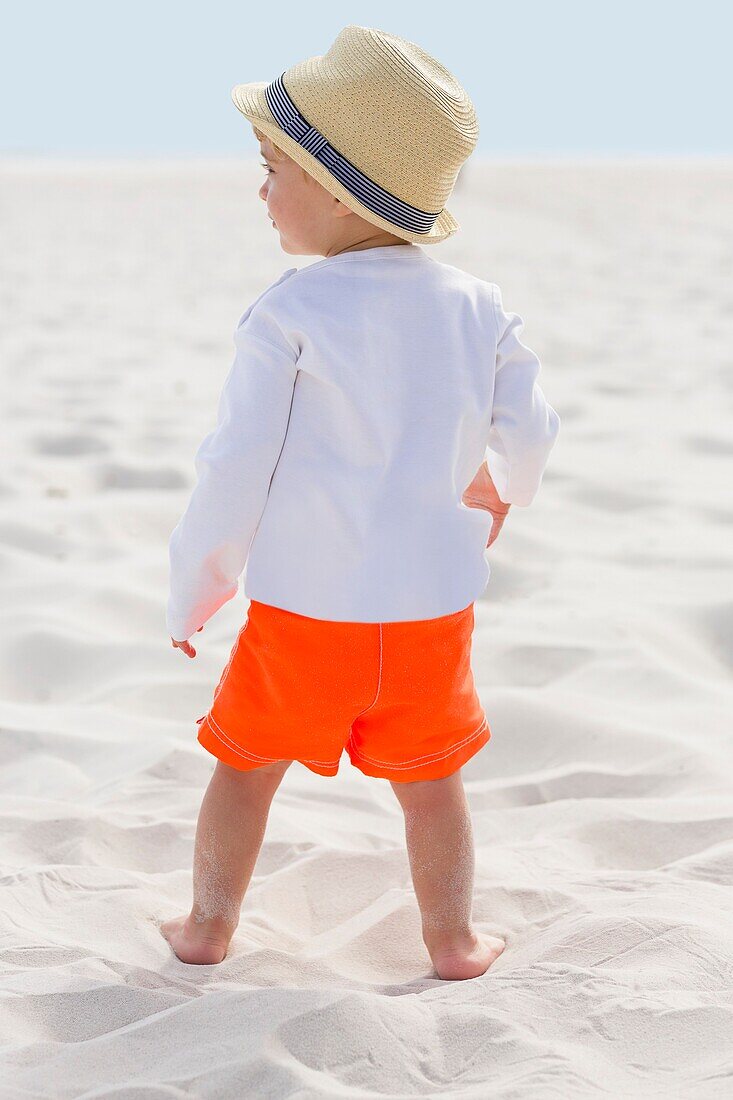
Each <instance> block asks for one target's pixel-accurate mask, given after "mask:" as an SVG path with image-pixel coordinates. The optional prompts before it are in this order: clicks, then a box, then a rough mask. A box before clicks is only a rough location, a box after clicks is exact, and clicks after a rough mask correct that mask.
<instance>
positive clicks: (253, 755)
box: [204, 714, 339, 768]
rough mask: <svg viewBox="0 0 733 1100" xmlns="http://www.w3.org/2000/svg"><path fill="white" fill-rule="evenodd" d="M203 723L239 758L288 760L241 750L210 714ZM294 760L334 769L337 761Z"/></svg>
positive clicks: (268, 760)
mask: <svg viewBox="0 0 733 1100" xmlns="http://www.w3.org/2000/svg"><path fill="white" fill-rule="evenodd" d="M204 721H207V722H208V723H209V725H210V726H211V732H212V733H213V735H214V737H216V738H217V739H218V740H219V741H221V742H222V744H224V745H226V747H227V748H229V749H231V751H232V752H234V753H237V754H238V755H239V756H243V757H244V758H245V759H248V760H262V761H266V762H267V763H268V764H276V763H278V762H279V761H280V760H284V759H288V757H281V756H259V755H258V754H257V753H256V752H249V751H248V750H247V749H244V748H242V746H241V745H238V744H236V743H235V742H234V741H232V739H231V737H229V735H228V734H226V733H225V732H224V730H223V729H222V728H221V726H220V725H219V723H218V722H217V721H216V719H215V718H214V717H213V715H211V714H207V715H206V718H205V719H204ZM293 759H295V760H300V761H301V762H302V763H303V764H320V766H321V767H323V768H335V767H337V765H338V763H339V762H338V760H306V759H304V758H303V757H300V756H298V757H294V758H293Z"/></svg>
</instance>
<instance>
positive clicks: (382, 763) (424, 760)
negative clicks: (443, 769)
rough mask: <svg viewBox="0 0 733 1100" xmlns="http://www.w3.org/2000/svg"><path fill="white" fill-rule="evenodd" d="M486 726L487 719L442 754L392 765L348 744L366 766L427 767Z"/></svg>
mask: <svg viewBox="0 0 733 1100" xmlns="http://www.w3.org/2000/svg"><path fill="white" fill-rule="evenodd" d="M488 724H489V723H488V721H487V719H486V718H484V720H483V722H482V723H481V725H480V726H479V727H478V728H477V729H475V730H474V731H473V733H469V735H468V737H464V738H463V740H462V741H459V742H458V743H457V744H456V745H453V747H452V748H450V749H446V750H445V751H444V752H432V753H428V754H427V756H414V757H413V758H412V760H403V761H401V762H400V763H399V764H395V763H392V761H390V760H375V759H374V757H372V756H366V755H365V754H364V753H363V752H360V751H359V750H358V749H357V748H356V747H355V746H354V745H353V741H352V739H351V738H349V742H350V744H351V745H352V747H353V748H354V756H357V757H359V759H360V760H365V761H366V763H367V764H377V765H379V766H382V767H385V768H414V767H427V765H429V764H434V763H436V762H437V761H438V760H443V759H445V757H446V756H452V755H453V753H454V752H458V750H459V749H461V748H463V747H464V745H467V744H468V743H469V742H470V741H473V740H475V739H476V738H477V737H479V736H480V734H481V733H482V732H483V730H484V728H485V727H487V726H488Z"/></svg>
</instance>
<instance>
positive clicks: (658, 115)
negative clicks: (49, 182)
mask: <svg viewBox="0 0 733 1100" xmlns="http://www.w3.org/2000/svg"><path fill="white" fill-rule="evenodd" d="M732 13H733V3H730V2H728V0H717V2H716V0H697V2H696V3H694V4H690V3H683V2H680V0H666V2H665V0H615V2H605V0H603V2H597V0H546V2H543V0H505V2H503V3H496V2H494V0H486V2H484V3H480V4H467V3H465V2H464V3H460V4H457V3H446V4H442V5H438V4H433V3H429V4H427V3H422V4H416V3H409V2H405V3H395V2H393V3H376V2H372V3H369V4H349V3H341V4H336V3H328V2H321V3H319V2H318V0H313V2H312V3H308V4H301V3H292V2H291V3H287V4H264V3H260V4H256V3H246V2H244V0H240V2H239V3H232V2H229V0H207V2H203V0H202V2H197V3H193V2H190V0H178V2H173V0H124V3H118V2H114V3H113V2H112V0H22V2H21V0H19V2H16V3H14V4H12V5H11V4H8V5H7V6H6V8H5V11H4V18H3V38H4V42H3V46H2V48H1V52H0V154H6V155H7V154H15V155H17V154H31V155H43V154H50V155H53V156H153V157H158V156H171V155H172V156H216V157H230V156H231V157H237V156H241V155H245V156H254V155H255V154H256V153H257V149H258V146H257V144H256V142H255V139H254V136H253V135H252V133H251V129H250V128H249V125H248V124H247V123H245V120H244V119H243V117H242V116H241V115H240V114H239V112H238V111H237V110H236V108H235V107H234V105H233V103H232V102H231V100H230V90H231V88H232V86H233V85H234V84H238V83H244V82H247V81H250V80H272V79H274V78H275V77H276V76H279V75H280V73H282V72H283V71H284V70H285V69H287V68H288V66H290V65H292V64H294V63H295V62H296V61H301V60H303V59H305V58H306V57H312V56H314V55H316V54H323V53H325V52H326V50H327V49H328V47H329V46H330V45H331V43H332V41H333V39H334V38H335V37H336V35H337V33H338V31H339V30H340V29H341V28H342V27H343V26H346V25H347V24H349V23H359V24H361V25H363V26H369V27H376V28H379V29H381V30H386V31H389V32H390V33H393V34H398V35H401V36H403V37H405V38H409V39H411V40H412V41H414V42H417V43H418V44H419V45H420V46H422V47H423V49H425V50H427V51H428V52H429V53H432V54H434V55H435V56H436V57H437V58H438V59H439V60H440V61H441V62H442V63H443V64H444V65H446V66H447V68H449V69H450V70H451V71H452V72H453V73H454V74H455V75H456V76H457V77H458V79H459V80H460V81H461V83H462V84H463V85H464V87H465V88H466V90H467V91H468V93H469V95H470V96H471V98H472V99H473V102H474V104H475V106H476V110H477V112H478V118H479V126H480V130H481V133H480V137H479V143H478V146H477V150H476V151H477V153H479V154H485V155H487V156H491V155H497V156H504V157H511V156H518V157H524V156H527V157H531V156H540V157H541V156H568V157H577V156H585V155H588V156H596V157H605V156H609V157H618V156H627V155H628V156H663V155H670V156H688V155H702V156H727V155H731V154H733V125H732V124H731V117H730V116H731V109H730V108H731V102H733V87H732V85H731V77H730V72H731V63H730V49H731V40H732V33H731V32H732V31H733V14H732Z"/></svg>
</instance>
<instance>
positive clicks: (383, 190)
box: [231, 24, 478, 244]
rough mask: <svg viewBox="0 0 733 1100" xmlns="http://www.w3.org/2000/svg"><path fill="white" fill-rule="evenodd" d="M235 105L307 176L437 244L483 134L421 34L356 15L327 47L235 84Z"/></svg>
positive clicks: (408, 234)
mask: <svg viewBox="0 0 733 1100" xmlns="http://www.w3.org/2000/svg"><path fill="white" fill-rule="evenodd" d="M231 96H232V99H233V101H234V104H235V106H236V107H237V108H238V109H239V110H240V111H241V112H242V114H243V115H244V116H245V118H248V119H249V120H250V122H252V123H254V124H255V125H256V127H257V129H258V130H261V131H262V132H263V133H264V134H266V135H267V136H268V137H269V138H270V139H271V140H272V141H273V142H274V143H275V145H277V146H279V147H280V148H281V149H282V150H283V152H284V153H287V155H288V156H289V157H291V158H292V159H293V160H294V161H296V163H297V164H299V165H300V166H301V168H304V169H305V171H306V172H307V173H308V175H310V176H312V177H313V178H314V179H316V180H317V181H318V182H319V183H320V184H322V186H323V187H325V188H326V190H327V191H329V192H330V193H331V194H332V195H334V196H335V197H336V198H337V199H340V200H341V202H342V203H344V205H345V206H348V207H349V209H350V210H353V211H354V212H355V213H356V214H359V215H360V216H361V217H362V218H364V219H365V220H366V221H368V222H371V223H372V225H376V226H378V227H379V228H380V229H386V230H387V231H388V232H390V233H394V234H395V236H398V237H402V238H403V239H404V240H406V241H413V242H417V243H425V244H433V243H435V242H437V241H442V240H445V238H446V237H450V236H452V235H453V234H454V233H455V232H456V231H457V230H458V229H459V228H460V226H459V223H458V222H457V221H456V219H455V218H454V217H453V215H452V214H451V213H450V211H449V210H447V209H446V207H445V203H446V201H447V200H448V197H449V195H450V194H451V192H452V190H453V187H454V185H455V182H456V179H457V177H458V172H459V170H460V168H461V165H462V164H463V162H464V161H465V160H466V159H467V158H468V157H469V156H470V154H471V153H472V152H473V149H474V148H475V145H476V141H477V139H478V120H477V118H476V112H475V110H474V106H473V104H472V102H471V100H470V99H469V97H468V95H467V94H466V92H465V90H464V89H463V88H462V87H461V85H460V84H459V83H458V81H457V80H456V78H455V77H454V76H453V74H452V73H450V72H449V71H448V70H447V69H446V68H445V67H444V66H443V65H441V64H440V62H439V61H436V59H435V58H434V57H431V56H430V54H428V53H426V52H425V50H423V49H421V48H420V46H416V45H415V43H414V42H408V41H407V40H406V39H404V38H399V37H398V36H397V35H395V34H388V33H387V32H386V31H380V30H376V29H374V28H373V27H360V26H356V25H354V24H351V25H349V26H348V27H344V29H343V30H342V31H340V32H339V34H338V36H337V38H336V39H335V41H334V43H333V45H332V46H331V47H330V49H329V50H328V52H327V53H325V54H323V55H318V56H317V57H311V58H308V59H307V60H305V61H300V62H298V63H297V64H295V65H291V67H290V68H289V69H286V70H285V72H284V73H282V74H281V75H280V76H279V77H277V78H276V79H274V80H272V81H269V82H268V81H257V82H254V83H250V84H237V85H236V86H235V87H234V88H232V92H231Z"/></svg>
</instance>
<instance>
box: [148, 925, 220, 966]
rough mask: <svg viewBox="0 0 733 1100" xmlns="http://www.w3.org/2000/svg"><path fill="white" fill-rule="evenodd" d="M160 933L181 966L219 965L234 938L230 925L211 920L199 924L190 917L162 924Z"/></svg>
mask: <svg viewBox="0 0 733 1100" xmlns="http://www.w3.org/2000/svg"><path fill="white" fill-rule="evenodd" d="M160 931H161V933H162V935H163V936H164V937H165V939H167V940H168V943H169V944H170V945H171V947H172V948H173V951H174V952H175V954H176V955H177V956H178V958H179V959H180V960H181V962H185V963H195V964H199V965H207V964H213V963H220V962H222V961H223V960H224V959H225V958H226V953H227V948H228V947H229V941H230V939H231V938H232V936H233V935H234V928H232V926H231V925H225V924H223V923H222V922H221V921H213V920H206V921H202V922H201V923H200V924H198V923H197V922H196V921H194V920H193V918H192V917H191V916H190V915H189V916H187V917H174V918H173V920H168V921H165V922H164V923H163V924H161V925H160Z"/></svg>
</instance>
